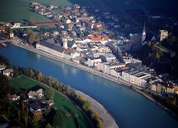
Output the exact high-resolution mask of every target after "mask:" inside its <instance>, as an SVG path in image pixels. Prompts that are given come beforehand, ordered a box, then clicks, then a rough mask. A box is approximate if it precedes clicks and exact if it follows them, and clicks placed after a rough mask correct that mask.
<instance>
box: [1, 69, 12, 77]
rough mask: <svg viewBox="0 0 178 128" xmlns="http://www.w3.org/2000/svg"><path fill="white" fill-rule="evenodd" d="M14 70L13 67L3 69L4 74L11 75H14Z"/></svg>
mask: <svg viewBox="0 0 178 128" xmlns="http://www.w3.org/2000/svg"><path fill="white" fill-rule="evenodd" d="M13 72H14V71H13V69H6V70H4V71H3V75H4V76H7V77H10V76H12V75H13Z"/></svg>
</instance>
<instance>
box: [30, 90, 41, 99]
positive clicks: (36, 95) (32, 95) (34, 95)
mask: <svg viewBox="0 0 178 128" xmlns="http://www.w3.org/2000/svg"><path fill="white" fill-rule="evenodd" d="M43 96H44V93H43V89H41V88H40V89H38V90H36V91H33V90H31V91H29V93H28V97H29V98H30V99H37V98H38V99H41V98H42V97H43Z"/></svg>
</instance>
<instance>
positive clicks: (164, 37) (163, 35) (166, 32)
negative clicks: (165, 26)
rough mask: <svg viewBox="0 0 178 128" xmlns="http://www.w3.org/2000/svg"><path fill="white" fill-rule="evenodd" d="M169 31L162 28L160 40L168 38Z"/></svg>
mask: <svg viewBox="0 0 178 128" xmlns="http://www.w3.org/2000/svg"><path fill="white" fill-rule="evenodd" d="M168 36H169V32H168V31H167V30H160V41H163V40H165V39H167V38H168Z"/></svg>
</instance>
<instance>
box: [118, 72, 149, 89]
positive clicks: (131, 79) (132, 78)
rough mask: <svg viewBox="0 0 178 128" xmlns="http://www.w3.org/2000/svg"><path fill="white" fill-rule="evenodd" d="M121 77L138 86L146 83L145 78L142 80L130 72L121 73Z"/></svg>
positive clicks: (143, 85)
mask: <svg viewBox="0 0 178 128" xmlns="http://www.w3.org/2000/svg"><path fill="white" fill-rule="evenodd" d="M121 79H123V80H125V81H127V82H129V83H131V84H133V85H137V86H139V87H145V84H146V80H144V79H142V78H140V77H137V76H135V75H132V74H130V73H127V72H122V73H121Z"/></svg>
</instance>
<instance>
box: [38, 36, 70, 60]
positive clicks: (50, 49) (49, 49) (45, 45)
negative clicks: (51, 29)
mask: <svg viewBox="0 0 178 128" xmlns="http://www.w3.org/2000/svg"><path fill="white" fill-rule="evenodd" d="M36 48H37V49H39V50H41V51H44V52H46V53H48V54H51V55H54V56H58V57H61V58H65V59H71V56H70V55H67V54H64V49H63V48H62V46H61V45H60V44H57V43H55V42H54V40H52V39H50V40H47V41H43V42H40V43H37V44H36Z"/></svg>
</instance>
